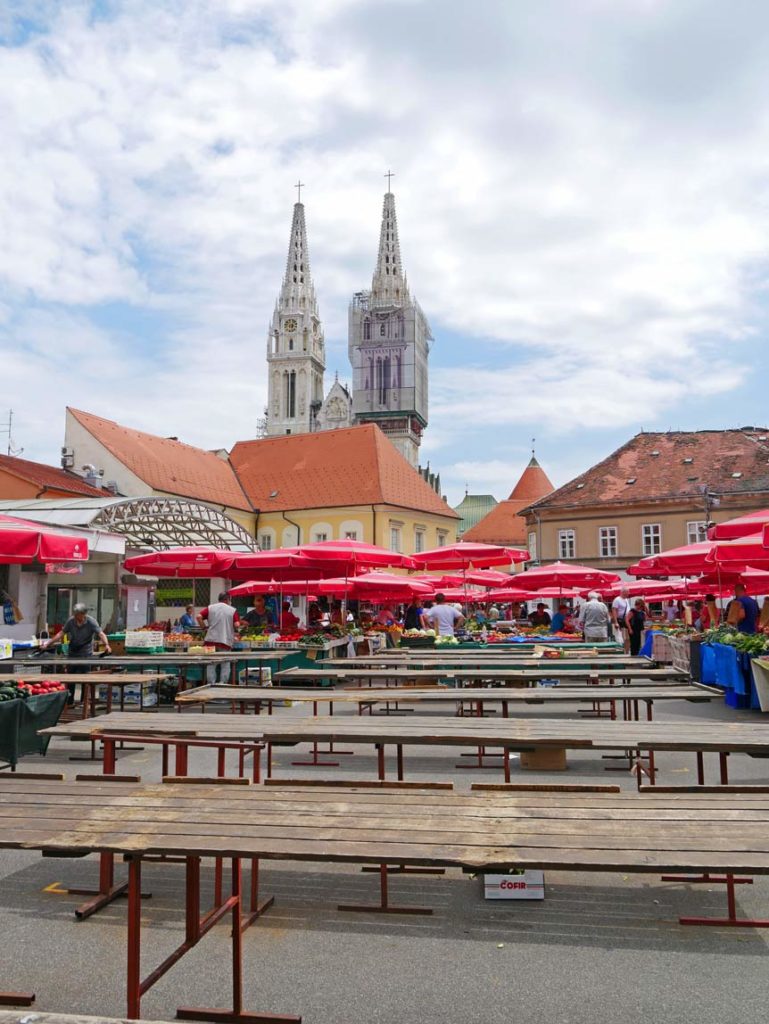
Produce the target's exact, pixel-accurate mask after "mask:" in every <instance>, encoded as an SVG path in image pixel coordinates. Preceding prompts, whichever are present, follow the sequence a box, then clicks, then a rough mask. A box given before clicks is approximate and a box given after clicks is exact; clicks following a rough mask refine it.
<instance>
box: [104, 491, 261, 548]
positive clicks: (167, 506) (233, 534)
mask: <svg viewBox="0 0 769 1024" xmlns="http://www.w3.org/2000/svg"><path fill="white" fill-rule="evenodd" d="M91 525H93V526H99V527H102V528H103V529H105V530H109V531H111V532H112V533H119V534H122V535H123V536H124V537H126V538H127V541H128V543H129V544H130V545H131V546H132V547H137V548H146V547H151V548H156V549H163V548H172V547H184V546H188V545H195V546H197V545H205V546H210V547H216V548H227V549H229V550H230V551H256V550H257V545H256V541H255V539H254V538H253V537H252V536H251V534H250V533H249V532H248V531H247V530H246V529H244V527H242V526H241V525H240V523H237V522H236V521H235V520H234V519H231V518H230V517H229V516H228V515H225V514H224V513H223V512H220V511H218V509H214V508H211V507H209V506H208V505H203V504H201V503H200V502H197V501H188V500H187V499H185V498H158V497H152V498H127V499H126V500H124V501H121V500H117V501H115V502H110V504H108V505H106V506H105V507H104V508H103V509H102V511H101V512H100V513H99V515H98V516H97V517H96V518H95V519H94V520H93V521H92V524H91Z"/></svg>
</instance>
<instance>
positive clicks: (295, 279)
mask: <svg viewBox="0 0 769 1024" xmlns="http://www.w3.org/2000/svg"><path fill="white" fill-rule="evenodd" d="M294 284H296V274H294Z"/></svg>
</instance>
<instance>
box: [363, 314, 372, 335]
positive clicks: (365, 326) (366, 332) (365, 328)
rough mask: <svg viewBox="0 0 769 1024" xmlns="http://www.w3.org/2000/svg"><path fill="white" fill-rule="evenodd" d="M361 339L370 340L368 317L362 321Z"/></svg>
mask: <svg viewBox="0 0 769 1024" xmlns="http://www.w3.org/2000/svg"><path fill="white" fill-rule="evenodd" d="M363 340H364V341H370V340H371V321H370V320H369V319H368V317H367V318H366V319H365V320H364V321H363Z"/></svg>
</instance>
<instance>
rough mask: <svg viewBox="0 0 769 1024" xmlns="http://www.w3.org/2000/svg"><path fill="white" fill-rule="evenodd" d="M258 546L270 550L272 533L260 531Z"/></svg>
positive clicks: (263, 549)
mask: <svg viewBox="0 0 769 1024" xmlns="http://www.w3.org/2000/svg"><path fill="white" fill-rule="evenodd" d="M259 548H260V549H261V550H262V551H270V550H272V534H271V533H261V534H259Z"/></svg>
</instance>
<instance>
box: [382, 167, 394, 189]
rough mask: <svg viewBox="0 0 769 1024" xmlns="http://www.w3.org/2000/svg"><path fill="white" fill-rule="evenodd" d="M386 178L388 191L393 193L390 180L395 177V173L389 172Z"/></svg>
mask: <svg viewBox="0 0 769 1024" xmlns="http://www.w3.org/2000/svg"><path fill="white" fill-rule="evenodd" d="M384 177H385V178H387V191H388V192H391V191H392V189H391V188H390V179H391V178H394V177H395V172H394V171H388V172H387V174H385V175H384Z"/></svg>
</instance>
